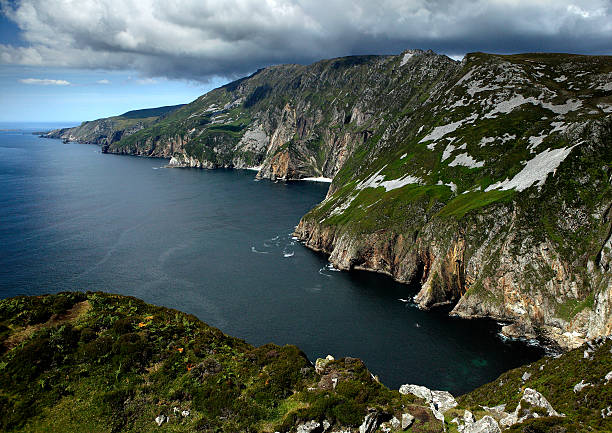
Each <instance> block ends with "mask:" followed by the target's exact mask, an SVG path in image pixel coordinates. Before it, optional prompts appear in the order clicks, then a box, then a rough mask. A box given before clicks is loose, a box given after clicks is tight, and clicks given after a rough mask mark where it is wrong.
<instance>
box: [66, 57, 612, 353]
mask: <svg viewBox="0 0 612 433" xmlns="http://www.w3.org/2000/svg"><path fill="white" fill-rule="evenodd" d="M611 83H612V58H610V57H591V56H576V55H566V54H528V55H514V56H501V55H488V54H482V53H475V54H470V55H468V56H466V58H465V59H464V60H463V61H462V62H455V61H453V60H451V59H449V58H447V57H445V56H440V55H437V54H435V53H433V52H431V51H428V52H424V51H419V50H411V51H406V52H404V53H402V54H401V55H399V56H357V57H346V58H339V59H333V60H324V61H321V62H318V63H315V64H312V65H309V66H301V65H283V66H273V67H270V68H266V69H263V70H260V71H258V72H257V73H255V74H253V75H252V76H250V77H246V78H244V79H241V80H238V81H235V82H233V83H230V84H228V85H226V86H223V87H221V88H219V89H215V90H213V91H211V92H209V93H207V94H206V95H203V96H202V97H200V98H198V99H197V100H196V101H194V102H192V103H191V104H188V105H186V106H184V107H181V108H179V109H177V110H175V111H173V112H171V113H169V114H167V115H165V116H163V117H160V118H158V119H156V120H154V121H153V122H151V123H150V124H147V125H145V126H144V127H143V128H142V129H139V130H136V131H131V130H130V133H129V134H127V133H124V134H123V135H122V137H121V139H120V140H119V141H112V142H110V144H109V145H108V151H109V152H116V153H130V154H140V155H149V156H171V157H172V159H171V161H170V165H173V166H178V167H182V166H188V167H204V168H215V167H236V168H258V170H259V171H258V173H257V177H259V178H269V179H300V178H305V177H311V176H325V177H330V178H331V177H333V178H334V180H333V183H332V184H331V186H330V190H329V193H328V196H327V198H326V199H325V201H323V202H322V203H321V204H320V205H319V206H317V207H316V208H315V209H313V210H312V211H311V212H310V213H309V214H307V215H306V216H305V217H304V218H303V219H302V221H301V222H300V224H299V226H298V228H297V230H296V234H297V235H298V236H299V237H300V238H301V239H302V240H304V241H305V243H306V245H307V246H309V247H311V248H314V249H318V250H321V251H324V252H326V253H328V254H330V260H331V262H332V263H334V265H336V266H337V267H339V268H341V269H351V268H357V269H368V270H373V271H376V272H381V273H385V274H388V275H390V276H392V277H393V278H395V279H397V280H398V281H403V282H418V283H420V284H421V290H420V291H419V292H418V293H417V294H416V296H415V298H414V299H415V302H417V304H418V305H419V306H420V307H422V308H431V307H434V306H437V305H442V304H452V305H453V306H454V309H453V313H452V314H455V315H458V316H462V317H480V316H486V317H493V318H496V319H499V320H503V321H507V322H508V326H506V327H504V332H505V333H506V334H507V335H509V336H515V337H519V336H520V337H529V338H533V337H538V338H542V339H544V340H546V341H547V342H549V343H551V344H557V345H559V346H561V347H564V348H570V347H575V346H576V345H578V344H580V343H581V342H583V341H584V340H585V339H586V338H590V337H595V336H598V335H604V334H607V333H610V332H611V331H612V315H611V314H610V313H611V310H612V300H611V298H612V277H611V272H610V268H611V266H612V265H611V263H612V234H611V233H612V220H611V219H612V213H611V210H610V208H611V206H612V186H611V182H612V172H611V170H612V118H611V115H610V113H612V84H611ZM139 127H140V126H139ZM72 133H74V131H73V132H72Z"/></svg>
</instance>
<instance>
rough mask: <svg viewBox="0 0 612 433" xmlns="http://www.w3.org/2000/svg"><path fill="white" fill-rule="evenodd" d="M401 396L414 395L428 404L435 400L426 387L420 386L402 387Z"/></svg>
mask: <svg viewBox="0 0 612 433" xmlns="http://www.w3.org/2000/svg"><path fill="white" fill-rule="evenodd" d="M399 393H400V394H404V395H406V394H412V395H416V396H417V397H419V398H422V399H423V400H425V401H426V402H427V403H429V402H431V401H432V400H433V396H432V395H431V390H430V389H429V388H427V387H425V386H420V385H402V386H400V389H399Z"/></svg>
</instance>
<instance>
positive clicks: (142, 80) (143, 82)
mask: <svg viewBox="0 0 612 433" xmlns="http://www.w3.org/2000/svg"><path fill="white" fill-rule="evenodd" d="M136 83H138V84H141V85H147V84H157V80H155V79H153V78H139V79H138V80H136Z"/></svg>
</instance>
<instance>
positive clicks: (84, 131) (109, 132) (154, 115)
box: [43, 105, 182, 157]
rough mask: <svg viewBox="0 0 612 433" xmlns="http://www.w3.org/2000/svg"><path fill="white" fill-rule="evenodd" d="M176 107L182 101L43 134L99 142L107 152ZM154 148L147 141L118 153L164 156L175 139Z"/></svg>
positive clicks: (65, 138) (170, 152) (92, 142)
mask: <svg viewBox="0 0 612 433" xmlns="http://www.w3.org/2000/svg"><path fill="white" fill-rule="evenodd" d="M179 107H182V105H172V106H166V107H158V108H148V109H144V110H134V111H128V112H127V113H123V114H122V115H120V116H114V117H108V118H103V119H98V120H92V121H89V122H83V123H82V124H81V125H79V126H76V127H74V128H63V129H56V130H53V131H51V132H49V133H47V134H44V135H43V137H45V138H59V139H62V140H67V141H78V142H81V143H90V144H98V145H100V146H101V147H102V151H103V152H107V151H108V149H109V147H110V146H111V145H112V144H113V143H116V142H118V141H120V140H121V139H123V138H127V137H129V136H130V135H132V134H134V133H135V132H138V131H140V130H142V129H144V128H146V127H147V126H149V125H151V124H152V123H154V122H156V121H158V120H159V119H160V118H163V116H165V115H167V114H168V113H171V112H172V111H174V110H176V109H177V108H179ZM176 138H178V137H176ZM154 150H155V149H152V148H151V146H150V145H149V146H146V147H144V148H142V149H137V148H132V149H126V150H125V151H124V152H120V153H130V154H136V155H146V156H164V157H167V156H171V155H172V154H173V153H174V140H166V143H165V144H162V145H160V146H159V149H158V150H157V151H154Z"/></svg>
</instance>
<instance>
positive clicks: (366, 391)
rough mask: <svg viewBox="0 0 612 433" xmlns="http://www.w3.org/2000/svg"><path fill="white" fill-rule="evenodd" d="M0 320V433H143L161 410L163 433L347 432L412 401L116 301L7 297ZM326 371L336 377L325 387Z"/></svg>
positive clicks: (346, 373)
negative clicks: (308, 427) (329, 427)
mask: <svg viewBox="0 0 612 433" xmlns="http://www.w3.org/2000/svg"><path fill="white" fill-rule="evenodd" d="M0 323H1V325H0V329H1V330H0V337H1V342H2V351H3V353H2V356H1V358H0V429H1V430H2V431H54V432H60V431H64V432H74V431H96V432H105V431H106V432H118V431H133V432H142V431H151V430H155V429H157V425H156V424H155V422H154V419H155V418H156V417H157V416H158V415H160V414H165V415H166V416H168V417H169V418H170V421H168V422H167V423H164V424H163V425H162V427H161V429H162V430H164V431H227V432H239V431H268V432H272V431H277V430H282V431H288V430H289V429H290V428H295V425H296V424H297V423H299V422H300V420H301V421H307V420H311V419H320V420H323V419H327V420H328V421H329V422H330V423H332V424H334V425H336V426H339V425H343V426H358V425H359V424H361V422H362V420H363V417H364V416H365V415H366V413H367V407H376V408H379V409H380V410H381V411H384V412H386V413H394V412H396V411H400V410H401V408H402V407H403V406H407V405H411V404H413V403H414V401H415V398H414V397H407V396H402V395H400V394H399V393H398V392H396V391H395V392H392V391H390V390H388V389H387V388H385V387H384V386H382V385H381V384H379V383H378V382H376V381H375V380H374V379H373V378H372V376H371V375H370V373H369V372H368V371H367V369H366V368H365V366H364V365H363V363H362V362H361V361H360V360H357V359H350V358H346V359H342V360H338V361H335V362H333V363H330V364H329V365H328V366H327V367H326V372H325V373H324V374H323V375H319V374H316V373H315V370H314V368H313V367H312V365H311V364H310V362H309V361H308V359H307V358H306V356H305V355H304V354H303V353H302V352H301V351H300V350H299V349H298V348H297V347H294V346H285V347H279V346H275V345H272V344H269V345H264V346H261V347H257V348H256V347H253V346H250V345H248V344H246V343H245V342H244V341H242V340H239V339H237V338H232V337H229V336H227V335H224V334H223V333H222V332H221V331H219V330H218V329H215V328H212V327H209V326H207V325H206V324H204V323H202V322H200V321H199V320H197V319H196V318H195V317H194V316H191V315H187V314H184V313H180V312H178V311H175V310H170V309H167V308H162V307H156V306H152V305H148V304H145V303H144V302H142V301H140V300H137V299H134V298H129V297H124V296H117V295H109V294H104V293H87V294H82V293H63V294H58V295H53V296H44V297H18V298H12V299H6V300H3V301H1V302H0ZM330 374H335V375H336V376H337V377H340V380H339V383H338V386H337V387H336V388H335V390H332V385H331V378H330ZM309 388H310V390H309ZM174 407H177V408H180V411H181V412H182V411H189V415H188V416H182V415H181V414H180V413H178V414H177V413H175V411H174ZM419 407H420V406H419ZM419 410H420V412H419V413H421V412H422V414H421V415H420V419H419V421H418V422H417V423H416V424H415V426H416V429H415V430H414V431H427V429H426V428H425V427H426V426H427V425H428V423H430V422H431V417H430V415H428V413H427V409H426V408H421V409H419ZM419 426H422V427H423V428H420V427H419Z"/></svg>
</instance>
